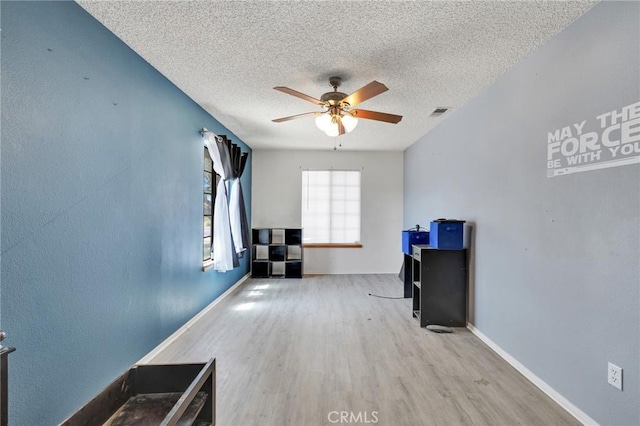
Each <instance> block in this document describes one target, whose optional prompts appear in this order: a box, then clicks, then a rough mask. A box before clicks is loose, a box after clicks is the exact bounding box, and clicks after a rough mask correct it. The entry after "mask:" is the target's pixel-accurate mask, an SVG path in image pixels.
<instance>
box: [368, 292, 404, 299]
mask: <svg viewBox="0 0 640 426" xmlns="http://www.w3.org/2000/svg"><path fill="white" fill-rule="evenodd" d="M369 296H373V297H379V298H380V299H404V297H389V296H378V295H377V294H371V293H369Z"/></svg>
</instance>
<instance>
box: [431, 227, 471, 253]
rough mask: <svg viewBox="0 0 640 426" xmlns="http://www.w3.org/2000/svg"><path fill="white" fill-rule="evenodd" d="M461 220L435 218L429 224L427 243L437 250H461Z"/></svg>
mask: <svg viewBox="0 0 640 426" xmlns="http://www.w3.org/2000/svg"><path fill="white" fill-rule="evenodd" d="M463 228H464V221H463V220H436V221H433V222H431V223H430V224H429V245H430V246H431V247H433V248H437V249H439V250H462V249H463V245H464V241H463Z"/></svg>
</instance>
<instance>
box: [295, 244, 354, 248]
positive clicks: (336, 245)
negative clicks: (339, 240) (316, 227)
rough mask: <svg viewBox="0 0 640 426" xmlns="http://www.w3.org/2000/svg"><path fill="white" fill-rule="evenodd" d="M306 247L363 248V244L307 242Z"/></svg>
mask: <svg viewBox="0 0 640 426" xmlns="http://www.w3.org/2000/svg"><path fill="white" fill-rule="evenodd" d="M303 247H304V248H362V244H360V243H355V244H336V243H305V244H303Z"/></svg>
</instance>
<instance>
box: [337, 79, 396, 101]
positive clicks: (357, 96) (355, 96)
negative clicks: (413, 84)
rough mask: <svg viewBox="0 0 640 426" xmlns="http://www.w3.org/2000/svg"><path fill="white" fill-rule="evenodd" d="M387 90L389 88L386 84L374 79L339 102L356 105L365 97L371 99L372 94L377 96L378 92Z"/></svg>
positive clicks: (364, 99)
mask: <svg viewBox="0 0 640 426" xmlns="http://www.w3.org/2000/svg"><path fill="white" fill-rule="evenodd" d="M387 90H389V89H388V88H387V86H385V85H384V84H382V83H380V82H377V81H375V80H374V81H372V82H371V83H369V84H367V85H366V86H364V87H361V88H360V89H358V90H356V91H355V92H353V93H352V94H350V95H349V96H347V97H346V98H344V99H343V100H341V101H340V102H346V103H348V104H349V105H350V106H356V105H358V104H359V103H362V102H364V101H366V100H367V99H371V98H373V97H374V96H378V95H379V94H380V93H384V92H386V91H387Z"/></svg>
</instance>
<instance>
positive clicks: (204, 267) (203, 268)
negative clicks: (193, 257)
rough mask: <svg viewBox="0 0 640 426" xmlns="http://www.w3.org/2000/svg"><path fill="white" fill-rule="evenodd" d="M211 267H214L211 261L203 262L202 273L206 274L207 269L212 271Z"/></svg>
mask: <svg viewBox="0 0 640 426" xmlns="http://www.w3.org/2000/svg"><path fill="white" fill-rule="evenodd" d="M213 265H215V262H214V261H213V260H205V261H204V262H202V272H207V271H208V270H209V269H212V268H213Z"/></svg>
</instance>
